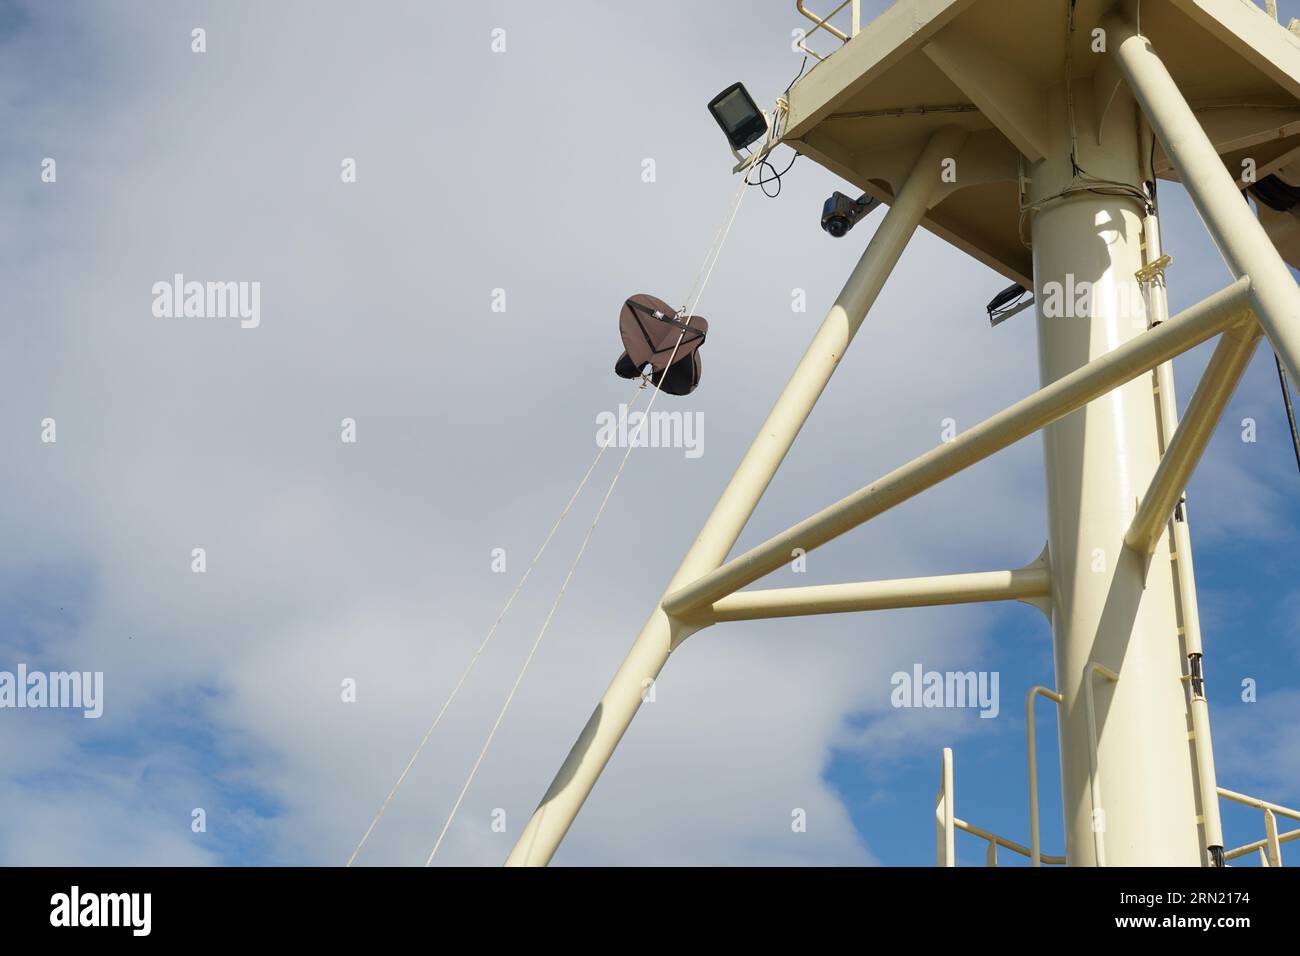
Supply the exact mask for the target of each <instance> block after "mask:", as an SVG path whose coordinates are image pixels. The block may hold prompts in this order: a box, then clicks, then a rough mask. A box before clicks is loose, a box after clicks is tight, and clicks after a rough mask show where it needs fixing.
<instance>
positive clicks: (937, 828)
mask: <svg viewBox="0 0 1300 956" xmlns="http://www.w3.org/2000/svg"><path fill="white" fill-rule="evenodd" d="M934 818H935V822H934V839H935V866H956V865H957V854H956V849H955V847H954V840H953V836H954V834H953V827H954V826H955V825H956V822H957V818H956V817H954V816H953V810H952V748H951V747H944V748H943V762H942V764H941V765H940V770H939V796H938V797H937V798H936V800H935V802H934Z"/></svg>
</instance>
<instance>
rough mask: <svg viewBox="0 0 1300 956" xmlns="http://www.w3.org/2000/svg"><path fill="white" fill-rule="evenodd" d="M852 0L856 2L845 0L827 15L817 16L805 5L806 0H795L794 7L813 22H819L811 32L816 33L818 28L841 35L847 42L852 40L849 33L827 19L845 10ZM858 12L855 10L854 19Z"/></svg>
mask: <svg viewBox="0 0 1300 956" xmlns="http://www.w3.org/2000/svg"><path fill="white" fill-rule="evenodd" d="M852 2H854V0H844V2H843V3H841V4H840V5H839V6H838V7H836V8H835V9H834V10H832V11H831V12H830V13H828V14H826V16H824V17H819V16H817V14H815V13H813V12H812V11H811V10H809V9H808V8H807V7H805V6H804V0H795V3H794V8H795V9H796V10H798V11H799V12H800V13H801V14H803V15H804V16H805V17H807V18H808V19H809V20H811V21H812V22H813V23H815V24H817V25H816V26H815V27H813V28H812V29H811V30H809V31H808V33H809V34H812V33H816V32H817V31H818V30H825V31H826V32H827V33H829V34H831V36H836V37H839V38H840V39H841V40H843V41H844V42H845V43H848V42H849V40H850V37H849V35H848V34H847V33H845V32H844V31H843V30H841V29H840V28H839V27H836V26H832V25H831V24H830V23H829V22H827V21H829V20H830V18H831V17H833V16H835V14H837V13H839V12H840V11H841V10H843V9H844V8H845V7H847V6H848V5H849V4H850V3H852ZM857 12H858V11H857V10H854V11H853V13H854V19H856V18H857ZM856 28H857V25H856V24H855V25H854V29H855V30H856ZM806 35H807V34H805V36H806Z"/></svg>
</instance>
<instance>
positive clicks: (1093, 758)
mask: <svg viewBox="0 0 1300 956" xmlns="http://www.w3.org/2000/svg"><path fill="white" fill-rule="evenodd" d="M1097 674H1100V675H1101V676H1102V677H1105V678H1106V679H1107V680H1109V681H1112V682H1113V681H1118V680H1119V675H1118V674H1116V673H1115V672H1114V671H1113V670H1111V669H1110V668H1109V667H1107V666H1106V665H1105V664H1099V663H1097V662H1096V661H1093V662H1092V663H1090V664H1089V665H1088V673H1087V674H1086V675H1085V676H1084V679H1083V687H1084V697H1085V698H1086V699H1087V702H1088V770H1089V773H1088V795H1089V798H1090V799H1091V801H1092V849H1093V855H1094V857H1095V858H1096V860H1095V862H1096V864H1097V866H1105V865H1106V838H1105V836H1104V835H1103V834H1104V833H1105V832H1106V810H1105V808H1104V807H1102V805H1101V780H1100V776H1101V775H1100V774H1099V773H1098V772H1097V707H1096V704H1095V703H1094V702H1093V694H1092V679H1093V677H1094V676H1095V675H1097ZM1098 813H1100V814H1101V816H1100V817H1098Z"/></svg>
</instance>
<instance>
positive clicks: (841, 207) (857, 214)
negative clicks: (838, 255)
mask: <svg viewBox="0 0 1300 956" xmlns="http://www.w3.org/2000/svg"><path fill="white" fill-rule="evenodd" d="M878 202H879V200H878V199H873V198H872V197H870V196H868V195H867V194H866V193H863V194H862V196H861V198H859V199H850V198H849V197H848V196H846V195H844V193H842V192H834V193H831V198H830V199H828V200H826V202H825V203H823V204H822V228H823V229H825V230H826V231H827V232H828V233H830V234H831V235H832V236H833V237H835V238H836V239H839V238H841V237H843V236H844V235H846V234H847V233H848V231H849V230H850V229H852V228H853V227H854V226H856V225H857V224H858V220H859V219H861V218H862V217H863V216H865V215H866V214H867V213H869V212H871V210H873V209H875V208H876V204H877V203H878Z"/></svg>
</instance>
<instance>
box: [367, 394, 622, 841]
mask: <svg viewBox="0 0 1300 956" xmlns="http://www.w3.org/2000/svg"><path fill="white" fill-rule="evenodd" d="M643 388H644V384H642V385H638V386H637V390H636V392H635V393H634V394H633V396H632V401H631V402H629V403H628V409H629V410H631V409H632V408H634V407H635V406H636V403H637V402H639V401H640V400H641V391H642V389H643ZM607 448H609V445H607V444H606V445H601V447H600V450H599V451H597V452H596V457H595V459H593V460H592V462H591V467H590V468H588V469H587V473H586V474H585V475H583V476H582V481H580V482H578V487H577V488H576V489H575V490H574V492H573V494H572V495H571V496H570V497H569V503H568V504H566V505H565V506H564V510H563V511H561V512H560V516H559V517H558V518H556V519H555V523H554V524H553V525H551V530H550V531H549V532H548V533H547V535H546V539H545V540H544V541H543V542H542V546H541V547H540V548H538V549H537V553H536V554H534V555H533V560H532V561H530V562H529V564H528V568H527V570H525V571H524V573H523V576H522V577H521V578H520V579H519V582H518V583H517V584H516V585H515V589H514V590H513V591H511V592H510V597H509V598H508V599H507V600H506V603H505V605H504V606H503V607H502V608H501V612H500V613H499V614H498V615H497V619H496V621H494V622H493V624H492V627H491V629H490V630H489V631H488V632H487V637H485V638H483V643H481V644H480V645H479V646H478V650H476V651H475V652H474V655H473V656H472V657H471V658H470V659H469V664H468V665H467V666H466V667H465V670H464V671H462V672H461V675H460V680H458V681H456V686H455V687H453V688H452V690H451V694H450V695H448V697H447V699H446V700H445V701H444V702H443V705H442V708H441V709H440V710H439V711H438V715H437V716H436V717H434V719H433V723H432V724H430V725H429V729H428V730H427V731H425V734H424V738H423V739H422V740H421V741H420V743H419V746H417V747H416V748H415V753H413V754H411V759H410V760H408V761H407V762H406V766H405V767H404V768H402V773H401V775H400V776H398V778H397V782H396V783H395V784H393V789H392V790H390V791H389V792H388V796H387V797H385V798H384V802H383V805H382V806H380V808H379V812H378V813H376V814H375V817H374V819H373V820H371V821H370V826H369V827H367V828H366V832H365V833H364V834H363V835H362V837H361V840H360V842H359V843H357V847H356V849H355V850H353V851H352V855H351V856H350V857H348V862H347V864H346V866H351V865H352V864H353V863H354V862H356V859H357V855H358V854H359V853H360V852H361V848H362V847H364V846H365V845H366V841H367V840H368V839H370V834H371V833H373V832H374V829H375V827H376V825H378V823H379V820H380V818H381V817H382V816H383V815H384V813H385V812H386V811H387V810H388V805H389V804H390V803H392V802H393V797H395V796H396V795H397V791H398V790H399V789H400V788H401V786H402V784H403V782H405V780H406V775H407V774H409V773H410V772H411V767H413V766H414V765H415V761H416V760H417V759H418V758H419V756H420V754H421V752H423V750H424V745H425V744H427V743H428V742H429V738H430V737H432V736H433V732H434V731H435V730H437V729H438V724H440V723H441V722H442V717H443V715H444V714H445V713H447V708H449V707H450V706H451V703H452V701H454V700H455V699H456V695H457V694H459V693H460V689H461V687H463V686H464V684H465V680H466V678H468V677H469V674H470V671H472V670H473V669H474V665H475V664H476V663H478V659H479V657H480V656H481V655H482V654H483V651H484V650H485V649H486V648H487V646H488V643H489V642H490V641H491V640H492V635H494V634H495V633H496V632H497V628H498V627H499V626H500V625H501V620H502V618H504V617H505V616H506V612H507V611H509V610H510V605H512V604H514V603H515V598H516V597H518V596H519V592H520V591H521V590H523V587H524V583H525V582H526V581H527V580H528V576H529V575H530V574H532V573H533V568H534V567H536V566H537V562H538V561H539V560H540V559H541V557H542V554H543V553H544V552H545V551H546V546H547V545H549V544H550V543H551V539H552V538H554V537H555V532H556V531H558V530H559V527H560V525H561V524H562V523H563V521H564V519H565V518H566V517H567V516H568V514H569V512H570V511H571V510H572V509H573V505H574V502H576V501H577V500H578V496H579V495H580V494H582V489H583V488H585V487H586V486H587V480H588V479H589V478H590V477H591V475H592V472H594V471H595V470H596V466H597V465H599V464H600V459H601V457H602V456H603V455H604V454H605V451H606V449H607Z"/></svg>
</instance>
